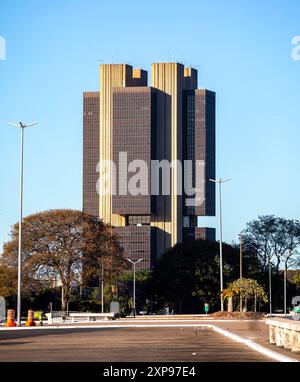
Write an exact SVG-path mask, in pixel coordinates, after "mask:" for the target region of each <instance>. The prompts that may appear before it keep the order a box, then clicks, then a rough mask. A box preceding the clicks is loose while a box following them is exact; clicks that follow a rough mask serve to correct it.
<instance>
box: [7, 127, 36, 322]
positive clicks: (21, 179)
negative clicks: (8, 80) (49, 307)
mask: <svg viewBox="0 0 300 382" xmlns="http://www.w3.org/2000/svg"><path fill="white" fill-rule="evenodd" d="M8 124H9V125H10V126H14V127H18V128H20V129H21V159H20V220H19V245H18V296H17V324H18V326H21V303H22V222H23V158H24V129H25V128H26V127H30V126H34V125H36V124H37V122H34V123H30V124H27V125H26V124H25V123H23V122H19V123H10V122H8Z"/></svg>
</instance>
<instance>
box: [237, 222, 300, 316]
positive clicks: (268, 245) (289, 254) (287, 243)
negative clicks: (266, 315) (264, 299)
mask: <svg viewBox="0 0 300 382" xmlns="http://www.w3.org/2000/svg"><path fill="white" fill-rule="evenodd" d="M241 235H242V238H243V244H244V246H245V247H246V248H248V249H251V250H252V251H253V252H255V253H257V255H258V257H259V259H260V261H261V264H262V267H263V269H267V268H268V271H269V298H270V311H271V310H272V281H271V280H272V270H273V268H274V271H275V276H276V278H275V281H276V284H278V280H280V265H281V264H283V266H284V286H285V287H284V290H286V272H287V269H288V267H289V266H292V265H293V264H295V263H296V261H297V259H299V253H298V252H297V248H298V247H299V246H300V222H299V221H298V220H290V219H284V218H278V217H275V216H274V215H265V216H259V217H258V219H257V220H253V221H251V222H249V223H248V224H247V227H246V229H245V230H244V231H242V234H241ZM276 284H275V291H277V289H278V285H276ZM277 294H278V293H275V294H274V295H275V296H276V295H277ZM284 300H285V304H284V305H285V306H286V292H284Z"/></svg>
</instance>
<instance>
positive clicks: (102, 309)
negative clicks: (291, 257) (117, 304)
mask: <svg viewBox="0 0 300 382" xmlns="http://www.w3.org/2000/svg"><path fill="white" fill-rule="evenodd" d="M103 289H104V268H103V257H102V261H101V312H102V314H103V313H104V290H103Z"/></svg>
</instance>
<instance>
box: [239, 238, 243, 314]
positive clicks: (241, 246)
mask: <svg viewBox="0 0 300 382" xmlns="http://www.w3.org/2000/svg"><path fill="white" fill-rule="evenodd" d="M242 278H243V239H242V236H240V279H242ZM240 312H241V313H242V312H243V300H242V296H240Z"/></svg>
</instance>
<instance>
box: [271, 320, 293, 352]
mask: <svg viewBox="0 0 300 382" xmlns="http://www.w3.org/2000/svg"><path fill="white" fill-rule="evenodd" d="M266 324H267V325H269V342H270V343H271V344H275V345H276V346H282V347H284V348H285V349H290V350H291V351H292V352H295V353H300V321H293V320H291V319H288V318H268V319H267V320H266Z"/></svg>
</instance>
